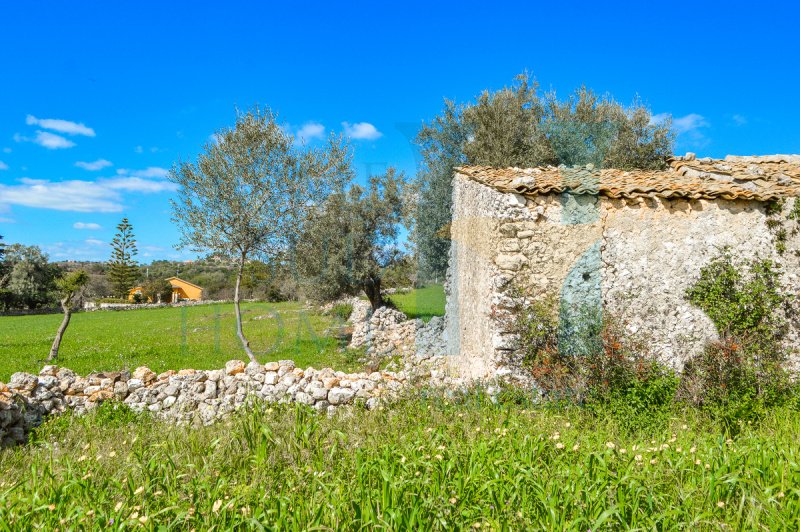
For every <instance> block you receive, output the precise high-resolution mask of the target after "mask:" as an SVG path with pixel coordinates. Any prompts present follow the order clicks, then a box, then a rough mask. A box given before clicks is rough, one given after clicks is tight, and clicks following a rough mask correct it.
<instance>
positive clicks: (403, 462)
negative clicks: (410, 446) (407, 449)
mask: <svg viewBox="0 0 800 532" xmlns="http://www.w3.org/2000/svg"><path fill="white" fill-rule="evenodd" d="M400 463H401V464H405V463H406V457H405V456H400Z"/></svg>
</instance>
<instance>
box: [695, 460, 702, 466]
mask: <svg viewBox="0 0 800 532" xmlns="http://www.w3.org/2000/svg"><path fill="white" fill-rule="evenodd" d="M702 463H703V462H701V461H700V460H699V459H698V460H695V461H694V465H700V464H702Z"/></svg>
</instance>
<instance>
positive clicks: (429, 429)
mask: <svg viewBox="0 0 800 532" xmlns="http://www.w3.org/2000/svg"><path fill="white" fill-rule="evenodd" d="M425 432H428V433H431V432H433V428H432V427H428V428H427V429H425Z"/></svg>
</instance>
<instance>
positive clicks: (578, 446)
mask: <svg viewBox="0 0 800 532" xmlns="http://www.w3.org/2000/svg"><path fill="white" fill-rule="evenodd" d="M580 447H581V446H580V445H578V444H577V443H576V444H575V445H573V446H572V450H573V451H577V450H578V449H580Z"/></svg>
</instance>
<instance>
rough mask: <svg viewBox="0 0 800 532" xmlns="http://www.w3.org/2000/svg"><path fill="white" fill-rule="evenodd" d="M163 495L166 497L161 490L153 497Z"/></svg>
mask: <svg viewBox="0 0 800 532" xmlns="http://www.w3.org/2000/svg"><path fill="white" fill-rule="evenodd" d="M161 495H164V492H163V491H161V490H158V491H157V492H155V493H153V496H154V497H159V496H161Z"/></svg>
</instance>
